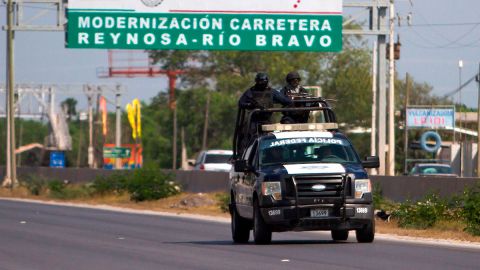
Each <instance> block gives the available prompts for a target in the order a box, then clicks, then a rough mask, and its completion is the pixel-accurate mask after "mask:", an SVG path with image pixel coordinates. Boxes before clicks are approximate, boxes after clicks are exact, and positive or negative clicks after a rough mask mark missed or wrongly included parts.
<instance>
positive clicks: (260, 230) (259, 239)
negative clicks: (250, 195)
mask: <svg viewBox="0 0 480 270" xmlns="http://www.w3.org/2000/svg"><path fill="white" fill-rule="evenodd" d="M253 239H254V241H255V244H257V245H265V244H270V242H272V230H271V229H270V228H269V227H268V225H267V224H266V223H265V221H264V220H263V217H262V213H260V207H259V206H258V202H257V201H255V202H254V206H253Z"/></svg>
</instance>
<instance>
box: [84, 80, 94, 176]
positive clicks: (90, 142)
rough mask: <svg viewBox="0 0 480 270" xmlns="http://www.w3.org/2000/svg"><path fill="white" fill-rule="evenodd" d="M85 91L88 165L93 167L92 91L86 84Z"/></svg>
mask: <svg viewBox="0 0 480 270" xmlns="http://www.w3.org/2000/svg"><path fill="white" fill-rule="evenodd" d="M86 93H87V98H88V167H89V168H93V98H92V97H93V94H94V93H93V91H92V88H91V87H90V86H89V85H87V86H86Z"/></svg>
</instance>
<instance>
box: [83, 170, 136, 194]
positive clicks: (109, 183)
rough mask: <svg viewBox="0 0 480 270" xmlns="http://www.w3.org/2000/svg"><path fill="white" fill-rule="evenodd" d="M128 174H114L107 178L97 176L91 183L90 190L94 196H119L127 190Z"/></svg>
mask: <svg viewBox="0 0 480 270" xmlns="http://www.w3.org/2000/svg"><path fill="white" fill-rule="evenodd" d="M127 181H128V173H114V174H112V175H109V176H103V175H102V176H99V177H97V178H96V179H95V181H93V184H92V189H93V192H94V193H95V194H99V195H105V194H109V193H116V194H121V193H123V192H125V191H126V189H127Z"/></svg>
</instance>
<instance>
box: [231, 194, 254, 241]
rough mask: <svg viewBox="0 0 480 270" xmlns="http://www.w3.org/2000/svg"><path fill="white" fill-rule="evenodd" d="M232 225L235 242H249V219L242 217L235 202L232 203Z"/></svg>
mask: <svg viewBox="0 0 480 270" xmlns="http://www.w3.org/2000/svg"><path fill="white" fill-rule="evenodd" d="M230 216H231V218H232V219H231V227H232V239H233V242H234V243H247V242H248V239H249V238H250V224H249V222H248V220H247V219H245V218H243V217H241V216H240V215H239V214H238V212H237V207H236V206H235V204H233V205H232V212H231V214H230Z"/></svg>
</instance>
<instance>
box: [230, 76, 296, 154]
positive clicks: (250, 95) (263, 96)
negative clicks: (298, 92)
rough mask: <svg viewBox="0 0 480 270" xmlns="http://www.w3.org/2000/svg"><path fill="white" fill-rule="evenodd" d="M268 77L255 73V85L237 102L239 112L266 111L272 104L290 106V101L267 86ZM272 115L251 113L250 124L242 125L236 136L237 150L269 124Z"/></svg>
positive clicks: (265, 112)
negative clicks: (237, 140) (237, 141)
mask: <svg viewBox="0 0 480 270" xmlns="http://www.w3.org/2000/svg"><path fill="white" fill-rule="evenodd" d="M268 82H269V80H268V75H267V74H266V73H264V72H260V73H257V75H256V76H255V85H254V86H252V87H250V88H249V89H247V91H245V93H243V95H242V96H241V97H240V100H239V101H238V107H239V108H240V110H254V109H261V110H263V109H268V108H272V107H273V104H274V103H278V104H281V105H283V106H290V105H291V104H292V101H291V100H290V99H289V98H288V97H286V96H284V95H282V94H281V93H280V92H279V91H277V90H274V89H272V88H271V87H270V86H268ZM271 117H272V113H271V112H267V111H260V112H258V111H257V112H252V115H251V118H249V119H250V123H249V124H247V123H246V122H244V123H242V124H241V125H242V128H241V129H242V131H240V133H239V134H238V138H239V142H240V143H241V144H240V146H239V149H242V147H243V146H244V145H246V144H247V143H248V141H249V140H250V139H251V138H253V137H254V136H255V134H256V133H257V132H258V130H259V127H260V126H261V125H263V124H269V123H270V122H271V120H270V119H271Z"/></svg>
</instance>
